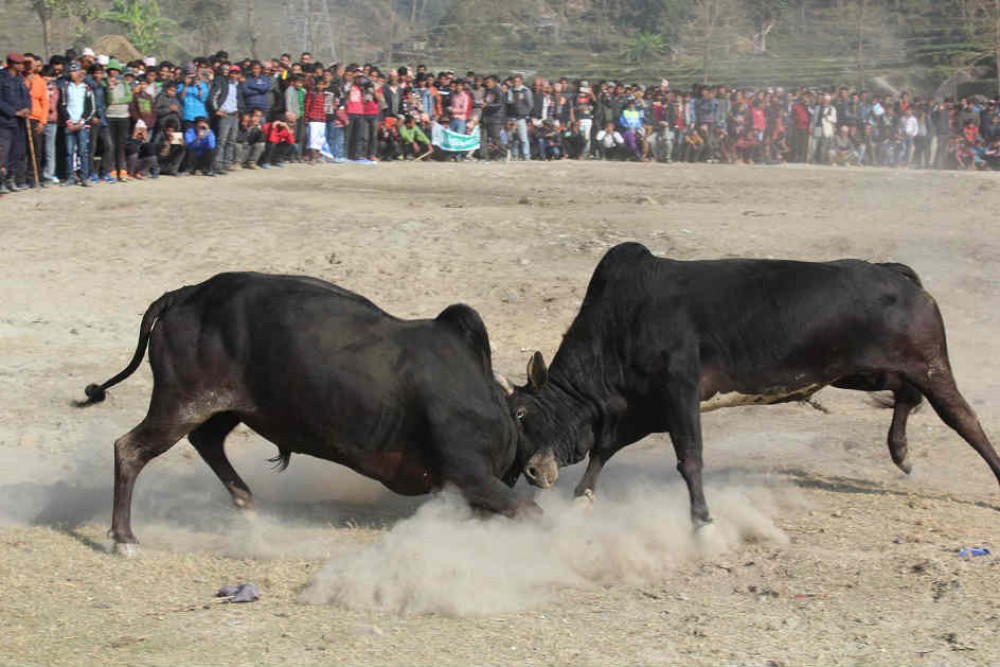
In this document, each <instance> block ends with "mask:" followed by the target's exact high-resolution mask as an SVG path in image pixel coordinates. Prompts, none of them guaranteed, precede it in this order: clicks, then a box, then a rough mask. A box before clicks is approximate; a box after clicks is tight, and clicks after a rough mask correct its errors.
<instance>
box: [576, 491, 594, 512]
mask: <svg viewBox="0 0 1000 667" xmlns="http://www.w3.org/2000/svg"><path fill="white" fill-rule="evenodd" d="M595 500H596V496H595V495H594V492H593V491H592V490H590V489H586V490H584V491H583V493H580V494H578V495H577V496H576V497H575V498H573V507H574V508H576V509H578V510H580V511H583V512H590V511H591V510H592V509H594V501H595Z"/></svg>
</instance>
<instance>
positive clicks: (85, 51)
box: [83, 46, 97, 58]
mask: <svg viewBox="0 0 1000 667" xmlns="http://www.w3.org/2000/svg"><path fill="white" fill-rule="evenodd" d="M83 55H85V56H90V57H91V58H93V57H94V56H96V55H97V54H96V53H94V50H93V49H92V48H90V47H89V46H88V47H86V48H84V49H83Z"/></svg>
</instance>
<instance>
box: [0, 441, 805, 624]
mask: <svg viewBox="0 0 1000 667" xmlns="http://www.w3.org/2000/svg"><path fill="white" fill-rule="evenodd" d="M107 431H110V427H102V428H101V429H100V432H96V431H92V432H90V433H88V435H87V436H86V437H85V438H84V442H85V444H81V445H79V446H78V447H77V448H76V449H75V450H74V451H75V455H74V457H73V458H72V459H70V460H68V461H62V462H59V463H58V464H56V463H54V462H53V461H51V460H48V459H45V458H42V457H40V458H38V459H28V460H24V459H23V455H22V458H21V459H20V460H18V462H17V465H16V466H15V465H6V466H4V467H3V470H5V471H6V472H5V473H4V478H3V479H0V525H22V526H48V527H51V528H53V529H56V530H62V531H67V532H71V533H74V534H77V535H94V534H95V533H97V534H98V535H99V534H100V533H98V532H97V531H95V530H94V526H95V524H96V525H97V526H101V527H104V526H109V525H110V515H111V504H112V481H113V476H112V470H113V465H112V444H111V443H112V442H113V440H114V438H115V435H120V433H117V434H115V435H112V434H111V433H110V432H107ZM227 449H228V451H229V454H230V457H231V459H232V461H233V464H234V466H235V467H236V469H237V470H238V471H239V472H240V473H241V475H243V477H244V478H245V479H246V481H247V483H248V484H249V486H250V487H251V489H253V491H254V493H255V498H256V500H257V505H258V508H259V509H258V511H257V512H252V513H247V512H241V511H238V510H236V509H235V508H233V507H232V505H231V503H230V500H229V496H228V494H227V493H226V491H225V490H224V488H223V487H222V485H221V483H220V482H219V481H218V480H217V479H216V478H215V476H214V475H213V474H212V472H211V470H210V469H209V468H208V466H206V465H205V464H204V463H203V462H202V461H201V459H200V458H199V457H198V455H197V454H196V453H195V452H194V450H193V448H191V446H190V445H189V444H187V443H186V442H184V441H182V442H181V443H178V444H177V445H176V446H175V447H174V448H173V449H172V450H171V451H170V452H168V453H167V454H165V455H164V456H162V457H160V458H158V459H156V460H154V461H153V462H152V463H150V464H149V465H148V466H147V467H146V469H145V470H144V471H143V473H142V474H141V475H140V477H139V481H138V483H137V485H136V492H135V496H134V505H133V528H134V530H135V532H136V534H137V535H138V537H139V539H140V541H141V543H142V547H143V549H149V550H154V551H161V552H180V553H183V552H206V553H213V554H217V555H219V556H226V557H235V558H256V559H297V560H327V563H326V565H325V567H324V568H323V569H322V571H321V572H320V573H319V574H318V575H317V576H316V577H315V578H314V580H313V581H312V582H311V583H310V584H309V585H308V586H307V588H306V589H305V590H303V591H302V594H301V599H302V600H303V601H304V602H307V603H312V604H333V605H337V606H341V607H346V608H351V609H358V610H380V611H386V612H390V613H400V614H427V613H437V614H446V615H454V616H475V615H482V614H497V613H507V612H515V611H519V610H523V609H529V608H534V607H538V606H540V605H544V604H545V603H546V602H547V601H548V600H550V599H551V597H552V596H553V595H554V594H555V593H556V592H557V591H558V590H560V589H565V588H576V589H579V588H587V587H593V586H601V585H607V584H613V583H614V584H618V583H625V584H642V583H644V582H651V581H655V580H658V579H660V578H662V577H664V576H665V575H667V574H669V572H670V571H671V569H673V568H675V567H677V566H678V565H680V564H682V563H685V562H688V561H691V560H693V559H711V558H714V557H718V556H720V555H723V554H725V553H726V552H727V551H729V550H731V549H733V548H735V547H737V546H738V545H740V544H741V543H746V542H753V541H769V542H773V543H784V542H785V541H786V537H785V535H784V533H783V532H782V531H781V530H780V529H779V528H778V527H777V526H776V525H775V523H774V520H773V518H772V517H774V516H776V515H777V514H778V513H779V511H780V510H781V509H782V508H783V507H787V506H789V503H794V502H795V501H794V498H795V497H796V494H795V493H791V494H789V491H790V489H787V488H786V489H782V491H781V493H777V492H775V490H774V487H773V486H769V485H767V484H764V483H763V482H762V481H761V480H760V479H757V478H749V477H746V476H745V475H735V476H727V475H716V476H712V475H711V474H710V475H709V476H708V478H707V483H706V493H707V496H708V500H709V505H710V507H711V509H712V512H713V515H714V517H715V523H714V524H713V525H711V526H709V527H708V528H706V529H703V530H701V531H698V532H694V531H693V530H692V527H691V523H690V519H689V517H688V498H687V491H686V488H685V487H684V485H683V483H682V482H680V480H679V478H678V477H677V475H676V472H675V471H673V470H672V467H671V466H670V462H671V461H672V460H671V459H669V458H668V457H665V456H664V455H663V452H659V453H655V452H652V453H651V452H646V453H645V454H644V453H642V452H637V453H635V454H633V453H628V454H623V455H622V456H621V457H620V458H621V460H620V461H619V460H618V459H616V462H615V465H614V466H612V467H611V469H609V470H608V471H606V472H605V474H604V476H603V477H602V487H601V490H600V495H599V497H598V499H597V501H596V502H595V503H594V504H593V505H591V506H589V507H583V506H581V505H579V504H576V503H574V501H573V500H572V498H571V497H570V496H571V494H570V491H569V488H570V486H571V484H572V483H573V482H574V481H575V479H576V477H577V476H578V472H577V470H576V469H571V470H568V471H567V474H566V475H564V477H563V479H561V480H560V485H559V486H558V487H557V488H556V489H554V490H551V491H546V492H540V493H537V496H536V498H537V500H538V502H539V503H540V504H541V506H542V507H543V509H544V510H545V514H544V516H542V517H540V518H538V519H536V520H516V521H512V520H509V519H506V518H502V517H490V516H484V515H482V514H481V513H477V512H474V511H473V510H471V509H470V508H469V507H468V505H467V504H466V503H465V501H464V500H463V499H462V497H461V496H460V495H459V494H458V493H457V492H456V491H453V490H446V491H444V492H442V493H439V494H436V495H434V496H430V497H423V498H415V499H414V498H404V497H401V496H396V495H394V494H392V493H390V492H388V491H386V490H385V489H383V488H382V487H381V485H379V484H377V483H376V482H373V481H371V480H368V479H366V478H363V477H361V476H359V475H356V474H354V473H353V472H351V471H349V470H347V469H345V468H343V467H341V466H338V465H335V464H332V463H328V462H322V461H317V460H315V459H310V458H309V457H293V459H292V463H291V466H290V468H289V469H288V471H287V472H284V473H281V474H276V473H274V472H273V470H272V469H271V464H269V463H268V462H267V460H266V459H267V458H268V457H269V456H271V455H273V452H274V449H273V447H272V446H270V445H268V444H267V443H266V442H264V441H262V440H261V439H260V438H258V437H256V436H254V435H252V434H250V433H249V432H243V433H239V432H238V433H237V434H235V435H234V437H233V438H232V441H231V442H230V443H229V445H228V447H227ZM15 454H16V452H15V450H12V449H7V448H0V463H3V462H4V461H5V460H6V458H7V457H15ZM15 477H16V479H15ZM519 492H521V493H533V492H534V491H533V490H530V489H528V488H519ZM101 546H103V547H106V548H108V549H110V547H111V542H110V539H106V540H105V541H104V542H103V544H102V545H101Z"/></svg>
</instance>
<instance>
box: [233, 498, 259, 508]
mask: <svg viewBox="0 0 1000 667" xmlns="http://www.w3.org/2000/svg"><path fill="white" fill-rule="evenodd" d="M233 505H235V506H236V508H237V509H240V510H243V511H244V512H254V511H255V509H256V506H255V505H254V502H253V496H243V495H234V496H233Z"/></svg>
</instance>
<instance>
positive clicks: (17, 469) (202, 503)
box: [0, 426, 420, 560]
mask: <svg viewBox="0 0 1000 667" xmlns="http://www.w3.org/2000/svg"><path fill="white" fill-rule="evenodd" d="M123 432H124V429H121V430H117V429H115V428H114V427H111V426H102V427H101V428H99V429H91V430H90V431H88V433H87V434H86V436H85V437H84V438H82V439H81V443H80V444H79V445H77V446H76V447H75V448H73V451H74V454H73V455H72V456H69V457H66V456H63V457H58V458H52V457H48V456H45V455H44V454H41V453H37V454H36V456H35V457H26V456H25V453H24V452H23V451H18V450H17V449H16V448H8V447H0V470H2V471H3V473H2V474H0V526H47V527H51V528H53V529H56V530H61V531H67V532H72V533H74V534H90V532H92V531H88V528H93V525H94V524H96V525H99V526H103V527H110V524H111V508H112V499H113V467H114V466H113V445H112V443H113V442H114V439H115V438H116V437H118V436H120V435H121V434H122V433H123ZM227 452H228V454H229V457H230V460H231V461H232V462H233V466H234V467H235V468H236V470H237V471H238V472H239V473H240V474H241V476H242V477H243V478H244V479H245V480H246V482H247V484H248V485H249V486H250V488H251V489H252V490H253V491H254V496H255V499H256V502H257V506H258V511H256V512H243V511H239V510H237V509H236V508H234V507H233V505H232V503H231V501H230V498H229V495H228V493H227V492H226V490H225V489H224V487H223V486H222V484H221V483H220V482H219V480H218V479H217V478H216V477H215V475H214V474H213V473H212V471H211V470H210V469H209V468H208V466H207V465H206V464H205V463H204V462H203V461H202V460H201V458H200V457H199V456H198V455H197V453H195V451H194V449H193V448H192V447H191V445H190V444H188V443H187V441H186V440H182V441H181V442H179V443H178V444H177V445H175V446H174V447H173V449H171V450H170V451H169V452H167V453H166V454H164V455H163V456H161V457H159V458H157V459H155V460H154V461H152V462H151V463H150V464H149V465H147V466H146V468H145V469H144V470H143V472H142V474H140V476H139V479H138V481H137V483H136V489H135V493H134V496H133V506H132V527H133V530H134V531H135V533H136V535H137V536H138V538H139V540H140V542H141V544H142V547H143V548H144V549H151V550H158V551H166V552H192V551H202V552H209V553H214V554H217V555H220V556H229V557H238V558H260V559H275V558H294V559H314V560H315V559H324V558H328V557H330V556H331V555H332V554H334V553H337V551H338V550H339V549H341V548H342V547H343V544H342V542H343V541H344V537H345V533H350V532H352V531H355V532H359V531H361V530H365V529H374V530H377V529H381V528H382V527H383V526H385V525H386V524H390V523H392V522H395V521H396V520H398V519H399V518H401V517H405V516H409V515H411V514H412V513H413V511H414V509H415V508H416V506H417V505H419V502H420V501H419V500H414V499H412V498H403V497H400V496H396V495H394V494H392V493H390V492H388V491H387V490H385V489H384V488H383V487H382V486H381V485H380V484H378V483H376V482H374V481H372V480H369V479H366V478H364V477H362V476H360V475H357V474H355V473H353V472H352V471H350V470H348V469H346V468H344V467H342V466H338V465H336V464H333V463H328V462H325V461H317V460H316V459H311V458H309V457H293V458H292V463H291V466H290V467H289V469H288V470H287V471H285V472H282V473H277V472H275V470H274V469H273V466H272V464H271V463H270V462H269V461H267V459H268V458H269V457H271V456H273V455H274V454H275V448H274V447H273V445H270V444H268V443H267V442H265V441H263V440H262V439H260V438H258V437H257V436H255V435H253V434H251V433H249V431H246V430H244V429H242V428H241V429H238V430H237V431H236V432H235V433H234V435H233V436H231V441H230V442H227ZM100 546H102V547H106V548H107V549H109V550H110V548H111V546H112V544H111V540H110V538H109V539H107V540H106V541H105V542H103V543H102V544H101V545H100Z"/></svg>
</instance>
